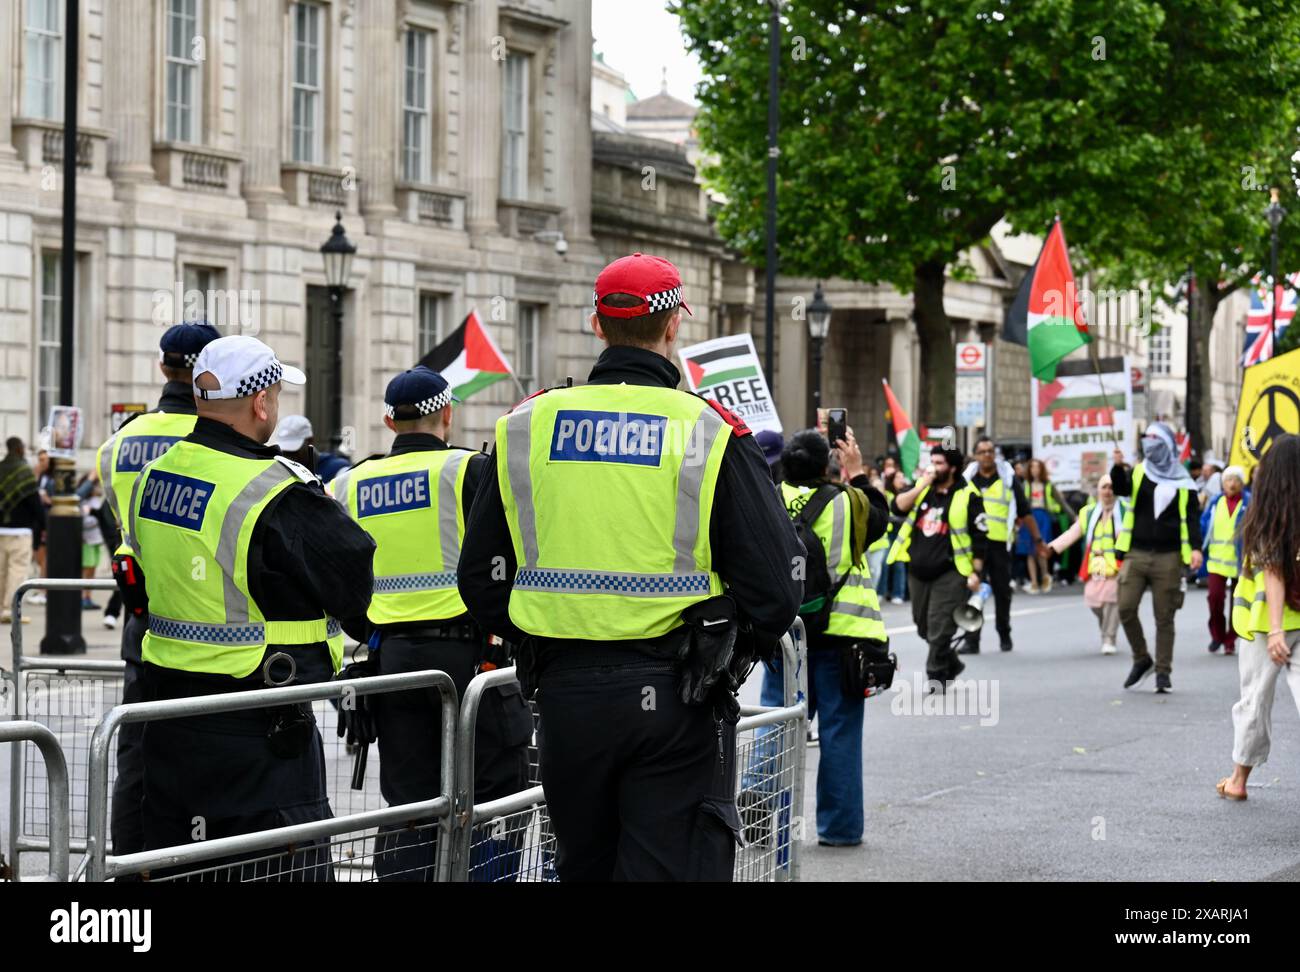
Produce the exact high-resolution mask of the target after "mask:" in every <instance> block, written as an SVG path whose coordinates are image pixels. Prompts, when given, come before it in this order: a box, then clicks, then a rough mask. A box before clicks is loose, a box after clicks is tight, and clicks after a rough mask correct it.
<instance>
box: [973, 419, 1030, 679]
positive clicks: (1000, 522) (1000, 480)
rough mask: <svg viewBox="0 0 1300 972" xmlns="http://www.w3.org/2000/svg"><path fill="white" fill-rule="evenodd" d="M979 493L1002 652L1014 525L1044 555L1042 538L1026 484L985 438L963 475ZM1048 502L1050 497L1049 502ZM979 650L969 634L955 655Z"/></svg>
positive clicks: (1007, 646)
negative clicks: (982, 507)
mask: <svg viewBox="0 0 1300 972" xmlns="http://www.w3.org/2000/svg"><path fill="white" fill-rule="evenodd" d="M963 475H964V476H965V478H966V480H967V482H969V483H970V484H971V485H972V486H974V487H975V489H977V490H978V491H979V494H980V499H981V500H983V503H984V513H985V522H986V524H987V525H988V541H989V542H988V556H987V557H986V558H985V560H984V577H985V579H986V580H987V581H988V582H989V587H991V588H992V589H993V607H994V614H995V617H996V619H997V629H998V640H999V641H1000V642H1001V648H1002V650H1003V651H1010V650H1011V648H1012V645H1011V545H1012V544H1013V543H1014V542H1015V539H1016V525H1017V524H1020V525H1022V526H1024V528H1025V529H1026V530H1028V531H1029V535H1030V536H1031V537H1032V538H1033V541H1034V549H1035V550H1036V551H1038V552H1039V553H1046V551H1045V550H1044V549H1043V538H1042V536H1041V535H1040V534H1039V532H1038V521H1037V520H1035V519H1034V516H1033V511H1032V510H1031V509H1030V507H1029V500H1028V498H1027V497H1026V496H1025V484H1024V483H1023V482H1022V481H1021V479H1020V477H1019V476H1017V475H1016V471H1015V470H1014V469H1013V468H1012V467H1011V463H1009V462H1007V461H1006V460H1005V459H999V458H998V456H997V447H996V446H995V445H994V443H993V440H992V439H990V438H989V437H988V436H987V435H982V436H980V437H979V439H977V440H976V442H975V461H974V462H972V463H971V464H970V465H968V466H967V467H966V471H965V473H964V474H963ZM1050 501H1051V499H1050V495H1049V502H1050ZM979 650H980V632H979V631H972V632H970V633H969V635H968V636H967V638H966V643H965V644H964V645H963V646H962V647H961V648H960V649H958V654H962V655H977V654H979Z"/></svg>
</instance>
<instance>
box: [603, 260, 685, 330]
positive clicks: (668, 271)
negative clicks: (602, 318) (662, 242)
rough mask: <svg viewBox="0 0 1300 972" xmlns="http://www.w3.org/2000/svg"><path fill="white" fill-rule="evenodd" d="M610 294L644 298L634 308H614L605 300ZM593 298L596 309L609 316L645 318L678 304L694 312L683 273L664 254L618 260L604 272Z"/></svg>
mask: <svg viewBox="0 0 1300 972" xmlns="http://www.w3.org/2000/svg"><path fill="white" fill-rule="evenodd" d="M610 294H630V295H632V296H633V297H640V298H641V303H639V304H637V305H635V306H634V307H611V306H610V305H609V304H605V303H602V302H603V301H604V299H605V298H606V297H608V296H609V295H610ZM591 300H592V304H593V305H594V306H595V308H596V310H597V311H599V312H600V313H601V314H604V315H606V316H607V317H642V316H644V315H646V314H653V313H655V312H656V311H661V310H668V309H669V308H672V307H676V306H677V305H678V304H681V305H682V307H685V308H686V313H688V314H691V309H690V308H689V307H687V306H686V301H684V300H682V275H681V274H680V273H678V272H677V268H676V267H675V266H673V265H672V264H671V263H669V262H668V261H667V260H665V259H664V258H663V257H657V256H647V255H645V254H644V253H633V254H632V255H631V256H625V257H623V258H621V259H618V260H615V261H614V262H613V263H611V264H610V265H609V266H607V267H606V268H605V269H604V270H602V271H600V276H599V277H597V278H596V289H595V290H594V291H593V292H592V295H591ZM691 316H692V317H694V316H695V315H694V314H691Z"/></svg>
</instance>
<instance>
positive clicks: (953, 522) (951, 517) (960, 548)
mask: <svg viewBox="0 0 1300 972" xmlns="http://www.w3.org/2000/svg"><path fill="white" fill-rule="evenodd" d="M929 492H930V487H929V486H927V487H925V489H923V490H921V493H920V495H919V496H917V497H916V502H915V503H913V504H912V509H911V510H909V511H908V514H907V519H906V520H904V521H903V525H902V526H900V527H899V528H898V539H896V540H895V541H894V546H893V548H892V549H891V550H890V551H889V561H888V562H889V563H891V564H893V563H898V562H902V563H907V562H908V561H910V560H911V559H912V554H911V547H912V530H913V528H914V527H915V526H916V514H917V512H918V511H919V510H920V509H921V503H922V502H924V500H925V497H926V496H927V495H928V494H929ZM978 495H979V491H978V490H977V489H976V488H975V487H974V486H972V485H971V484H970V483H966V484H965V485H964V486H962V488H961V489H959V490H957V491H956V492H955V493H953V494H952V498H951V499H950V500H948V539H949V540H950V541H951V542H952V562H953V565H954V566H955V567H956V568H957V573H959V574H961V575H962V576H963V577H969V576H970V572H971V571H972V570H974V569H975V558H974V557H972V556H971V541H970V517H969V516H968V515H967V514H968V512H969V510H970V498H971V497H972V496H978ZM985 519H987V517H986V518H985Z"/></svg>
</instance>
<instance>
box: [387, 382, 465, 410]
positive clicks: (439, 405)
mask: <svg viewBox="0 0 1300 972" xmlns="http://www.w3.org/2000/svg"><path fill="white" fill-rule="evenodd" d="M450 404H451V386H450V385H448V386H447V387H446V388H444V389H443V390H442V391H441V392H439V393H438V394H437V395H434V396H433V397H432V398H426V399H425V400H424V401H422V402H409V403H408V402H403V403H402V404H400V405H389V404H388V403H387V402H384V414H385V415H387V416H388V417H389V418H393V417H394V415H395V413H396V412H397V410H398V409H399V408H413V409H415V410H416V411H417V412H419V413H420V414H421V415H432V414H433V413H434V412H437V411H440V410H441V409H444V408H446V407H447V406H448V405H450Z"/></svg>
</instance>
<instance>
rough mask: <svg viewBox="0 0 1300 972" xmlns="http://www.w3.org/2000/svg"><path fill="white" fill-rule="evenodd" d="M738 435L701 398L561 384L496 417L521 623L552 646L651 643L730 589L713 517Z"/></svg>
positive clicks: (513, 613) (516, 617) (515, 613)
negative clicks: (556, 642) (714, 542)
mask: <svg viewBox="0 0 1300 972" xmlns="http://www.w3.org/2000/svg"><path fill="white" fill-rule="evenodd" d="M730 437H731V427H730V426H729V425H728V424H727V423H726V421H725V420H724V419H723V418H722V416H721V415H719V414H718V413H717V412H716V411H715V410H714V409H713V408H712V407H711V406H710V405H709V403H708V402H706V401H704V399H702V398H697V397H695V396H694V395H690V394H688V393H686V392H681V391H677V390H676V389H672V388H655V387H644V386H640V385H581V386H578V387H576V388H560V389H555V390H552V391H547V392H544V393H542V394H538V395H534V396H533V397H532V398H528V399H526V400H524V401H523V402H520V403H519V405H517V406H515V408H514V410H513V411H512V412H510V413H509V414H508V415H504V416H502V417H501V418H500V419H498V420H497V427H496V445H497V476H498V479H499V482H500V489H501V500H502V505H503V506H504V507H505V512H506V521H507V522H508V524H509V526H510V538H511V541H512V542H513V544H514V550H515V560H516V563H517V565H518V569H517V572H516V573H515V577H514V586H513V588H512V589H511V592H510V619H511V620H512V621H513V622H514V623H515V625H516V626H518V627H519V629H520V630H521V631H524V632H526V633H528V634H531V635H537V636H539V637H546V638H576V639H584V640H589V641H628V640H632V639H637V638H653V637H656V636H658V635H662V634H665V633H666V632H669V631H671V630H673V629H674V628H677V627H679V626H680V625H681V623H682V620H681V615H682V611H684V610H685V609H686V608H688V607H690V606H691V605H692V604H697V603H699V602H700V601H704V600H707V599H708V598H710V597H713V596H715V595H717V594H720V593H722V580H721V578H720V577H719V576H718V575H717V574H716V573H715V572H714V570H713V558H712V554H711V551H710V547H709V522H710V518H711V515H712V511H713V498H714V491H715V489H716V487H717V482H718V471H719V470H720V468H721V466H722V456H723V452H724V451H725V450H726V448H727V440H728V439H729V438H730Z"/></svg>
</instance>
